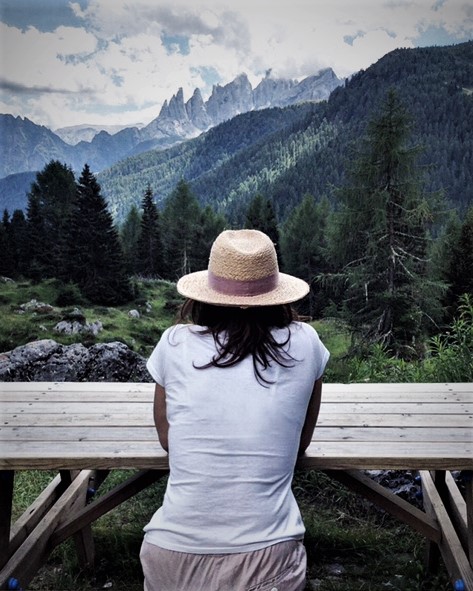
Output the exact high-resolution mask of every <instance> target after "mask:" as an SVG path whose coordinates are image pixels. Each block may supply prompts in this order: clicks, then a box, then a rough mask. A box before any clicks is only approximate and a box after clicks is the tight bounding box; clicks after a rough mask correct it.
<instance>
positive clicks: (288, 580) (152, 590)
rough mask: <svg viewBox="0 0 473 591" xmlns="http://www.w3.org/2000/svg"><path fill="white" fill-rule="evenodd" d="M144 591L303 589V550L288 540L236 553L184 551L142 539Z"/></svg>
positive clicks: (279, 590)
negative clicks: (162, 546)
mask: <svg viewBox="0 0 473 591" xmlns="http://www.w3.org/2000/svg"><path fill="white" fill-rule="evenodd" d="M140 559H141V564H142V567H143V572H144V576H145V582H144V591H303V589H304V588H305V581H306V577H305V573H306V565H307V559H306V552H305V548H304V546H303V544H302V542H299V541H296V540H292V541H289V542H281V543H279V544H275V545H274V546H268V547H267V548H263V549H262V550H255V551H254V552H243V553H239V554H187V553H184V552H174V551H171V550H164V549H163V548H160V547H159V546H155V545H154V544H150V543H148V542H143V545H142V547H141V552H140Z"/></svg>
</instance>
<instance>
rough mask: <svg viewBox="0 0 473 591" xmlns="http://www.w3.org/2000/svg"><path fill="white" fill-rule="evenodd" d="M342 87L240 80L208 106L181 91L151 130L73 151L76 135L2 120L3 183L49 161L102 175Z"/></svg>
mask: <svg viewBox="0 0 473 591" xmlns="http://www.w3.org/2000/svg"><path fill="white" fill-rule="evenodd" d="M341 84H342V80H340V79H339V78H337V76H336V75H335V73H334V72H333V70H331V69H326V70H322V71H321V72H319V73H318V74H316V75H314V76H310V77H308V78H305V79H304V80H302V81H300V82H297V81H294V80H280V79H274V78H272V77H271V75H270V73H268V74H267V75H266V76H265V78H263V80H262V81H261V82H260V83H259V84H258V86H256V88H255V89H253V88H252V86H251V84H250V82H249V80H248V77H247V76H246V74H241V75H240V76H238V77H237V78H236V79H235V80H233V81H232V82H230V83H229V84H226V85H225V86H220V85H216V86H214V88H213V90H212V93H211V95H210V97H209V99H208V100H207V101H204V100H203V97H202V94H201V92H200V90H199V89H196V90H195V91H194V93H193V95H192V97H191V98H190V99H189V100H188V101H187V102H184V95H183V90H182V88H181V89H179V90H178V91H177V93H176V94H175V95H174V96H173V97H172V98H171V99H170V100H169V101H165V102H164V104H163V105H162V108H161V111H160V113H159V115H158V117H156V118H155V119H154V120H153V121H151V122H150V123H149V124H148V125H146V126H144V127H142V128H138V127H127V128H125V129H121V130H120V131H118V132H117V133H114V134H113V135H111V134H110V133H108V132H107V131H105V130H102V131H100V132H99V133H97V134H96V135H94V137H93V138H92V140H91V141H83V140H82V141H79V142H78V143H77V144H75V145H71V143H74V142H75V138H74V136H73V134H72V132H71V134H69V135H67V136H65V135H64V134H62V136H63V137H66V138H67V139H68V141H69V142H71V143H66V142H65V141H64V139H62V138H61V137H60V136H59V135H58V134H56V133H54V132H53V131H51V130H50V129H48V128H47V127H45V126H42V125H36V124H35V123H34V122H32V121H30V120H29V119H27V118H24V119H23V118H22V117H14V116H12V115H0V150H1V158H0V179H1V178H3V177H7V176H9V175H12V174H17V173H23V172H28V171H37V170H40V169H42V168H43V167H44V166H45V165H46V164H47V163H48V162H49V161H50V160H51V159H58V160H60V161H62V162H65V163H66V164H68V165H69V166H71V168H72V169H73V170H75V171H78V172H80V170H82V168H83V166H84V164H85V163H88V164H89V166H90V167H91V169H92V170H93V171H94V172H99V171H101V170H103V169H105V168H107V167H109V166H111V165H112V164H114V163H115V162H118V161H119V160H122V159H124V158H126V157H127V156H133V155H137V154H139V153H142V152H144V151H147V150H150V149H153V148H168V147H170V146H172V145H175V144H177V143H180V142H182V141H184V140H186V139H189V138H192V137H195V136H197V135H199V134H200V133H202V132H203V131H207V130H208V129H210V128H211V127H214V126H215V125H218V124H219V123H221V122H223V121H226V120H228V119H231V118H233V117H235V116H236V115H238V114H240V113H244V112H248V111H252V110H256V109H262V108H266V107H275V106H286V105H292V104H296V103H300V102H303V101H320V100H324V99H327V98H328V97H329V95H330V93H331V92H332V90H333V89H335V88H336V87H337V86H340V85H341ZM82 131H83V130H82ZM88 133H89V134H90V129H89V130H88ZM27 189H29V187H28V188H27Z"/></svg>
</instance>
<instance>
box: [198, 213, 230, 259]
mask: <svg viewBox="0 0 473 591" xmlns="http://www.w3.org/2000/svg"><path fill="white" fill-rule="evenodd" d="M226 225H227V220H226V219H225V217H224V216H223V215H221V214H218V213H215V212H214V210H213V209H212V208H211V207H210V206H209V205H208V206H207V207H205V208H204V209H203V210H202V211H201V212H200V221H199V223H198V224H197V231H196V238H195V244H194V249H193V259H194V265H195V268H194V270H195V271H201V270H204V269H206V268H207V265H208V262H209V255H210V249H211V247H212V243H213V241H214V240H215V238H217V236H218V235H219V234H220V233H221V232H223V230H224V229H225V227H226Z"/></svg>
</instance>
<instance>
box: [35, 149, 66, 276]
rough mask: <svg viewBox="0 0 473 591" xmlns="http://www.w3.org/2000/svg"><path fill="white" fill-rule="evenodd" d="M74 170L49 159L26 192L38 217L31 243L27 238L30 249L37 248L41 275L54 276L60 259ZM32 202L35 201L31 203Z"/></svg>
mask: <svg viewBox="0 0 473 591" xmlns="http://www.w3.org/2000/svg"><path fill="white" fill-rule="evenodd" d="M75 191H76V184H75V178H74V173H73V172H72V170H71V169H70V168H69V167H68V166H66V165H65V164H61V162H59V161H57V160H51V161H50V162H49V164H47V165H46V166H45V167H44V169H43V170H42V171H41V172H39V173H38V174H37V175H36V181H35V182H34V183H33V184H32V185H31V191H30V193H29V195H28V209H31V208H33V209H34V210H37V211H35V215H36V214H37V215H39V216H40V217H41V220H42V221H41V224H39V225H37V226H36V228H35V230H36V232H37V234H36V236H35V237H34V242H33V241H32V240H30V244H29V251H30V252H31V253H34V252H35V251H36V250H37V251H38V253H39V254H38V256H37V257H35V265H36V266H37V271H38V272H40V273H41V274H42V275H43V276H46V277H54V276H55V275H56V273H57V269H58V266H59V261H60V259H61V256H62V255H61V245H62V238H63V234H64V232H65V224H66V221H67V219H68V217H69V214H70V212H71V208H72V203H73V201H74V198H75ZM32 201H35V203H32Z"/></svg>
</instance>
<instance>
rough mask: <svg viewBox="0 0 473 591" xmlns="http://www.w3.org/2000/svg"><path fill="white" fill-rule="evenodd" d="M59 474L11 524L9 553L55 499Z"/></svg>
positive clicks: (30, 530) (59, 491)
mask: <svg viewBox="0 0 473 591" xmlns="http://www.w3.org/2000/svg"><path fill="white" fill-rule="evenodd" d="M60 485H61V476H60V475H59V474H58V475H57V476H56V477H55V478H54V479H53V480H52V481H51V482H50V483H49V484H48V485H47V486H46V488H45V489H44V490H43V491H42V492H41V493H40V494H39V495H38V497H37V498H36V500H35V501H34V502H33V503H32V504H31V505H30V506H29V507H28V509H26V511H25V512H24V513H23V515H22V516H21V517H19V518H18V519H17V521H16V522H15V523H14V524H13V526H12V530H11V535H10V553H11V554H12V553H13V552H16V550H17V549H18V548H19V547H20V545H21V544H22V543H23V542H24V541H25V540H26V538H27V537H28V536H29V535H30V533H31V532H32V531H33V530H34V528H35V527H36V526H37V525H38V523H39V522H40V521H41V519H43V517H44V516H45V515H46V513H47V512H48V511H49V509H50V508H51V507H52V506H53V505H54V503H55V502H56V501H57V499H58V497H59V495H60V493H61V492H62V490H60V488H61V487H60Z"/></svg>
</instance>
